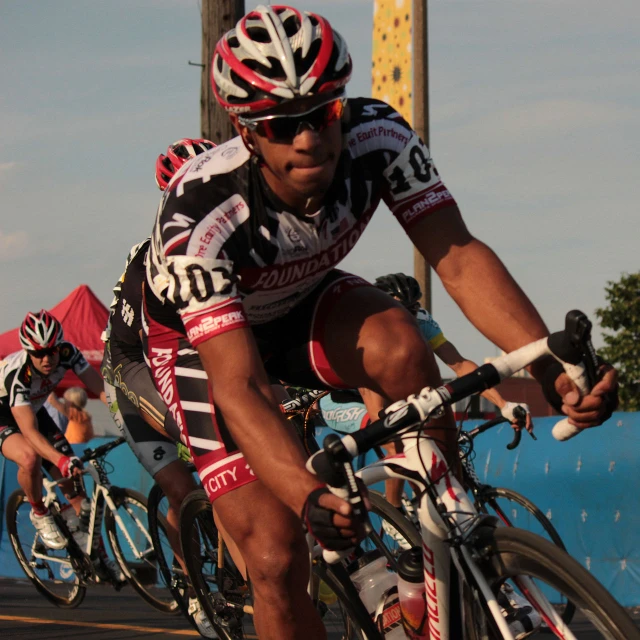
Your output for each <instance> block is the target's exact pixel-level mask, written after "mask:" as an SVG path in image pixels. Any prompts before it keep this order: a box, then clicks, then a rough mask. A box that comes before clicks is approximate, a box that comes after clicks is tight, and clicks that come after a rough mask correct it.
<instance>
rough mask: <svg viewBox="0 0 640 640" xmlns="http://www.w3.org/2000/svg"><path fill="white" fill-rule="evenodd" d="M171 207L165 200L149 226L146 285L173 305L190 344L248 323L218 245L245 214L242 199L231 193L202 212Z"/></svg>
mask: <svg viewBox="0 0 640 640" xmlns="http://www.w3.org/2000/svg"><path fill="white" fill-rule="evenodd" d="M183 210H184V211H188V209H186V208H184V209H183ZM171 211H172V201H171V200H169V201H168V202H167V204H166V208H165V211H164V212H163V213H162V215H161V216H160V218H159V220H158V221H157V223H156V228H155V230H154V237H153V241H152V249H151V252H150V254H149V259H150V265H148V271H147V274H148V277H147V281H148V282H149V285H150V287H151V289H152V291H153V292H154V294H155V295H156V296H157V297H158V298H159V299H161V300H164V301H168V302H169V303H170V304H172V305H174V307H175V309H176V311H177V313H178V315H179V316H180V318H181V320H182V323H183V325H184V328H185V331H186V335H187V339H188V340H189V342H191V344H192V345H193V346H194V347H197V346H198V345H199V344H201V343H202V342H204V341H206V340H208V339H209V338H212V337H214V336H216V335H219V334H221V333H225V332H226V331H230V330H232V329H237V328H242V327H248V326H249V321H248V319H247V315H246V313H245V310H244V307H243V304H242V298H241V296H240V294H239V292H238V286H237V283H238V276H237V274H236V269H235V265H234V263H233V261H231V260H228V259H225V253H224V250H223V247H224V244H225V242H226V241H227V240H228V239H229V237H230V236H231V234H232V233H233V231H234V230H235V229H236V228H237V226H239V225H240V224H242V223H243V222H244V221H245V220H247V219H248V217H249V207H248V205H247V203H246V202H245V200H244V199H243V198H242V196H240V195H239V194H233V195H231V196H230V197H228V198H227V199H226V200H225V201H223V202H222V203H220V204H219V205H218V206H217V207H214V208H213V210H212V211H210V212H208V213H207V214H206V215H197V213H196V214H194V215H193V216H191V215H189V214H188V213H184V214H183V213H178V212H177V211H176V212H174V213H171ZM149 268H150V269H151V271H150V270H149ZM150 274H151V277H149V275H150Z"/></svg>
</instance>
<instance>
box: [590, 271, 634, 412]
mask: <svg viewBox="0 0 640 640" xmlns="http://www.w3.org/2000/svg"><path fill="white" fill-rule="evenodd" d="M605 291H606V298H607V301H608V303H609V304H608V306H606V307H604V308H602V309H596V315H597V316H598V319H599V320H600V325H601V326H602V328H603V329H609V330H610V331H611V333H604V334H603V338H604V342H605V345H606V346H605V347H604V348H603V349H601V350H600V355H601V356H602V357H603V358H604V359H605V360H607V361H608V362H610V363H611V364H612V365H614V366H615V367H616V369H617V370H618V373H619V375H620V408H621V409H623V410H624V411H639V410H640V273H625V274H623V275H622V277H621V278H620V280H619V281H618V282H608V283H607V286H606V287H605Z"/></svg>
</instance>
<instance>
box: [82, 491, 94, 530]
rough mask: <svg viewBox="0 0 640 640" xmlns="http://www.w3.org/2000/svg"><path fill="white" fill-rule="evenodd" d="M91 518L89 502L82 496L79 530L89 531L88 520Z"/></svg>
mask: <svg viewBox="0 0 640 640" xmlns="http://www.w3.org/2000/svg"><path fill="white" fill-rule="evenodd" d="M90 520H91V502H90V501H89V500H88V499H87V498H84V499H83V500H82V503H81V504H80V531H84V532H85V533H89V521H90Z"/></svg>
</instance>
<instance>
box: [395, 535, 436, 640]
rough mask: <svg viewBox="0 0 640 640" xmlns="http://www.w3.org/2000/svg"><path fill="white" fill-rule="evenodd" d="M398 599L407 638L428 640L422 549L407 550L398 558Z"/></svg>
mask: <svg viewBox="0 0 640 640" xmlns="http://www.w3.org/2000/svg"><path fill="white" fill-rule="evenodd" d="M398 597H399V599H400V612H401V614H402V624H403V626H404V630H405V633H406V636H407V638H409V639H410V640H428V639H429V623H428V617H429V615H428V611H427V600H426V590H425V584H424V571H423V567H422V549H421V548H420V547H412V548H411V549H407V550H406V551H403V552H402V553H401V554H400V557H399V558H398Z"/></svg>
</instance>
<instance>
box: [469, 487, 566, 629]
mask: <svg viewBox="0 0 640 640" xmlns="http://www.w3.org/2000/svg"><path fill="white" fill-rule="evenodd" d="M477 498H478V500H477V501H476V506H477V507H481V505H484V504H488V505H489V506H490V507H491V509H492V510H493V511H494V512H495V513H496V515H497V516H498V518H499V519H500V520H501V521H502V523H503V524H505V525H506V526H509V527H513V526H518V527H519V528H521V529H524V530H525V531H526V530H528V527H525V526H522V525H521V524H520V523H517V524H516V525H514V524H513V523H512V522H511V519H510V517H509V514H507V513H505V512H504V509H503V508H502V507H501V506H500V504H499V503H498V502H497V499H498V498H503V499H505V500H510V501H511V502H515V503H516V504H519V505H520V506H521V507H522V508H523V509H525V510H526V511H528V512H529V513H530V514H531V515H532V516H533V517H534V518H535V520H536V521H537V522H538V523H539V524H540V526H541V527H542V528H543V529H544V531H545V533H546V534H547V535H548V536H549V538H550V540H551V542H553V543H554V544H555V545H556V546H557V547H559V548H560V549H562V550H563V551H566V550H567V549H566V547H565V546H564V543H563V542H562V538H561V537H560V534H559V533H558V532H557V530H556V528H555V527H554V526H553V524H552V523H551V521H550V520H549V519H548V518H547V516H545V515H544V513H542V511H541V510H540V509H539V508H538V507H537V506H536V505H535V504H534V503H533V502H531V500H529V499H528V498H526V497H525V496H523V495H522V494H520V493H518V492H517V491H513V490H512V489H507V488H505V487H486V488H484V487H483V489H482V491H480V492H479V494H478V495H477ZM480 501H481V502H480ZM534 533H535V532H534ZM575 610H576V608H575V606H574V605H573V603H572V602H570V601H569V602H566V603H565V604H564V609H563V611H562V613H561V616H562V620H563V621H564V623H565V624H569V623H570V622H571V620H572V619H573V616H574V614H575Z"/></svg>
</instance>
